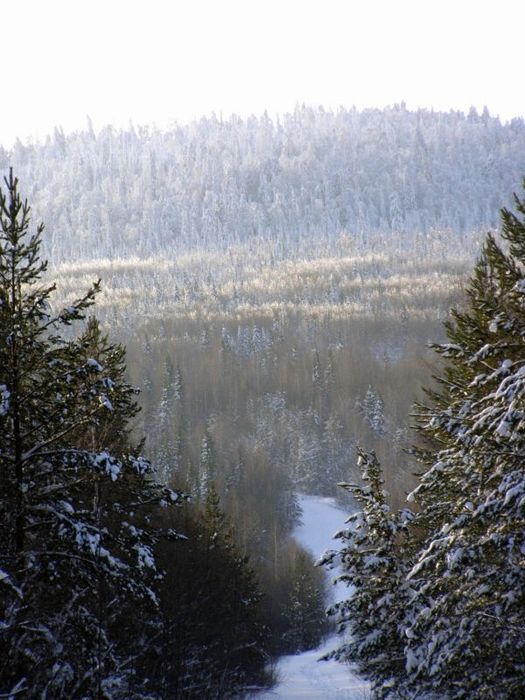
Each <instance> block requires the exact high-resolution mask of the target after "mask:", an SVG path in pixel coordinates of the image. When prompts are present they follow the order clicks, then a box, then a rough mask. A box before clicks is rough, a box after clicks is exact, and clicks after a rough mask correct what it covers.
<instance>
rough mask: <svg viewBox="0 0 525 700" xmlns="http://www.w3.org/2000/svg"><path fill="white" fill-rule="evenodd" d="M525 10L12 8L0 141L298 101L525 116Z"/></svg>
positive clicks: (2, 14)
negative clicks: (57, 129)
mask: <svg viewBox="0 0 525 700" xmlns="http://www.w3.org/2000/svg"><path fill="white" fill-rule="evenodd" d="M524 19H525V2H523V0H490V1H489V0H477V1H474V0H472V1H471V0H455V1H452V0H359V1H357V0H300V1H299V0H297V1H296V0H140V1H138V0H16V1H15V2H8V0H3V1H2V2H0V22H1V26H2V39H1V44H0V46H1V50H2V58H3V71H2V99H1V106H0V142H1V143H3V144H5V145H10V144H11V143H12V141H13V140H14V138H15V137H16V136H19V137H20V138H21V139H22V141H25V140H26V139H27V138H28V137H35V136H39V137H42V136H45V134H47V133H48V132H50V131H52V129H53V126H54V125H56V124H60V125H62V126H63V127H64V129H65V130H66V131H70V130H74V129H80V128H83V127H84V126H85V124H86V115H89V116H90V117H91V119H92V121H93V123H94V125H95V129H99V128H100V127H102V126H104V125H105V124H107V123H113V124H115V125H117V126H126V125H127V124H128V122H129V120H132V121H133V122H134V123H135V124H141V123H147V122H156V123H157V124H159V125H161V126H162V125H164V124H166V123H167V122H169V121H170V120H177V121H179V122H186V121H189V120H191V119H192V118H194V117H198V116H201V115H203V114H209V113H210V112H212V111H215V112H216V113H222V114H223V115H224V116H225V117H226V116H229V115H230V114H231V113H232V112H235V113H238V114H241V115H246V114H249V113H257V114H258V113H261V112H263V111H264V110H265V109H267V110H268V111H269V113H270V114H272V115H273V114H275V113H278V112H285V111H289V110H291V109H293V108H294V106H295V104H296V103H303V102H305V103H307V104H322V105H324V106H326V107H337V106H339V105H344V106H347V107H350V106H352V105H356V106H357V107H367V106H380V107H382V106H385V105H387V104H393V103H395V102H400V101H402V100H405V101H406V103H407V105H408V107H411V108H412V107H417V106H422V107H429V108H430V107H433V108H435V109H445V110H448V109H450V108H454V109H462V110H468V108H469V107H470V105H475V106H476V107H477V108H482V107H483V106H484V105H485V104H486V105H487V106H488V107H489V109H490V111H491V113H493V114H499V115H500V117H501V118H503V119H508V118H510V117H513V116H524V115H525V93H524V91H523V86H522V77H523V68H522V66H523V25H524V22H523V20H524Z"/></svg>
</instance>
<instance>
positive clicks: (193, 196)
mask: <svg viewBox="0 0 525 700" xmlns="http://www.w3.org/2000/svg"><path fill="white" fill-rule="evenodd" d="M9 164H11V165H13V166H14V167H15V168H16V170H17V172H18V173H19V175H20V177H21V178H22V180H23V182H24V183H26V187H27V188H28V190H27V191H28V196H29V197H30V199H31V200H32V202H33V206H34V209H35V211H37V212H38V213H39V216H41V217H42V218H43V219H44V220H45V221H46V223H47V225H48V227H49V232H48V234H47V240H46V242H45V247H46V254H47V255H48V256H49V257H50V259H51V261H52V262H53V263H60V262H62V261H64V260H76V259H78V258H79V257H81V258H94V257H101V256H109V257H115V256H122V255H133V254H137V255H140V256H144V255H150V254H156V253H159V252H162V254H166V253H167V252H175V253H180V252H181V251H182V250H188V249H191V248H193V247H194V246H195V245H199V246H202V245H207V246H212V247H217V246H219V247H225V246H230V245H232V244H233V243H239V242H245V241H246V240H247V239H251V238H253V237H255V238H256V237H260V236H262V237H265V238H271V239H275V240H276V241H278V242H279V247H280V249H281V251H286V250H289V249H293V248H294V246H295V245H296V242H297V240H298V239H301V238H302V237H304V236H307V237H308V238H309V239H310V240H312V239H313V238H316V237H319V236H326V235H328V236H331V235H333V234H334V233H337V234H339V233H341V232H347V233H348V234H349V235H350V236H352V237H353V238H354V239H355V240H356V241H357V242H358V243H360V244H365V245H366V243H367V242H368V240H369V237H370V235H371V234H373V233H378V232H381V233H383V234H388V235H389V236H391V237H398V236H401V237H403V236H404V235H406V234H413V233H416V232H418V233H423V234H426V233H428V232H430V231H432V230H435V229H441V230H448V231H454V232H455V233H456V234H464V233H467V232H470V231H472V230H478V229H488V228H493V227H495V226H496V225H497V221H498V211H499V207H500V206H501V205H502V204H505V203H509V193H512V192H513V191H514V190H515V189H516V187H517V185H518V183H519V182H520V178H521V175H522V173H523V172H524V171H525V123H524V121H523V119H513V120H512V121H511V122H509V123H505V124H502V123H501V122H500V121H499V119H498V118H494V117H491V116H490V115H489V113H488V111H487V110H485V111H484V112H483V113H482V114H478V113H477V112H476V111H475V110H474V109H473V110H471V112H470V113H469V114H468V115H465V114H463V113H461V112H448V113H443V112H432V111H427V110H418V111H408V110H407V109H406V108H405V107H404V105H398V106H395V107H391V108H387V109H384V110H377V109H370V110H364V111H358V110H356V109H350V110H346V109H340V110H339V111H337V112H332V111H325V110H324V109H322V108H318V109H314V108H305V107H303V108H298V109H296V111H295V112H293V113H292V114H287V115H284V116H282V117H280V118H279V119H278V120H276V121H273V120H272V119H270V118H269V117H268V116H267V115H264V116H262V117H259V118H257V117H250V118H248V119H241V118H238V117H231V118H230V119H228V120H222V119H218V118H215V117H212V118H206V119H201V120H200V121H197V122H194V123H192V124H189V125H185V126H179V125H174V126H173V127H172V128H170V129H168V130H165V131H160V130H157V129H155V128H144V127H137V128H135V127H133V126H130V127H129V128H128V129H127V130H123V131H117V130H115V129H113V128H111V127H106V128H104V129H102V130H101V131H100V132H99V133H98V134H97V133H95V132H94V130H93V129H92V128H91V126H90V125H89V124H88V127H87V129H86V130H85V131H83V132H80V133H74V134H70V135H66V134H64V132H63V131H62V130H61V129H60V128H57V129H56V130H55V133H54V135H53V136H51V137H49V138H48V139H47V140H46V141H45V142H44V143H37V144H22V143H21V142H17V143H16V144H15V146H14V147H13V149H12V151H11V152H8V151H6V150H5V149H2V148H0V171H1V170H5V169H6V168H7V166H8V165H9Z"/></svg>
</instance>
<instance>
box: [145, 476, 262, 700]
mask: <svg viewBox="0 0 525 700" xmlns="http://www.w3.org/2000/svg"><path fill="white" fill-rule="evenodd" d="M181 516H182V518H181ZM164 517H166V516H164ZM168 517H171V516H168ZM172 526H174V527H176V528H177V529H184V531H185V532H186V533H187V534H188V540H187V541H186V542H184V543H181V544H180V545H179V546H178V548H177V552H176V556H173V551H172V549H171V548H169V547H167V546H166V545H161V546H160V548H159V549H158V556H159V559H160V562H161V563H162V566H163V568H164V570H165V572H166V575H165V577H164V580H163V582H162V587H161V607H162V618H163V626H162V632H161V635H160V637H159V647H158V649H159V651H158V658H155V655H153V656H151V657H150V659H149V661H148V667H147V672H148V673H149V675H150V676H151V677H154V678H155V679H157V680H156V683H157V684H160V686H159V692H160V693H161V695H162V696H163V697H164V696H165V695H164V694H163V693H166V692H167V690H166V689H169V690H170V692H173V693H174V696H175V697H177V698H179V697H180V698H208V697H209V698H211V697H213V698H217V697H221V698H222V697H224V698H226V697H231V696H234V695H238V694H239V693H240V692H241V691H242V689H243V688H247V687H255V686H264V685H265V684H267V683H268V680H269V678H268V674H267V672H266V665H267V662H268V655H267V653H266V651H265V649H266V646H267V636H268V635H267V631H266V630H265V628H264V625H263V623H262V616H261V610H260V598H261V594H260V592H259V586H258V583H257V580H256V577H255V575H254V572H253V570H252V568H251V566H250V563H249V561H248V559H247V557H245V556H243V555H242V554H241V553H240V552H239V549H238V547H237V546H236V544H235V542H234V533H233V530H232V527H231V525H230V524H229V522H228V520H227V518H226V516H225V514H224V512H223V511H222V510H221V508H220V503H219V497H218V495H217V491H216V490H215V486H214V485H213V483H211V484H210V485H209V489H208V495H207V497H206V503H205V507H204V510H203V512H202V513H199V512H197V511H196V510H195V509H192V508H190V507H188V508H187V509H185V512H184V513H181V514H179V516H178V517H177V519H176V521H175V522H174V523H172Z"/></svg>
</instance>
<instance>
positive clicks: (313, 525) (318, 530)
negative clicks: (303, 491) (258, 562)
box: [257, 496, 369, 700]
mask: <svg viewBox="0 0 525 700" xmlns="http://www.w3.org/2000/svg"><path fill="white" fill-rule="evenodd" d="M300 504H301V508H302V510H303V515H302V524H301V525H299V526H298V527H297V528H296V529H295V531H294V537H295V539H296V540H297V541H298V542H299V543H300V544H301V545H302V546H303V547H305V549H308V550H309V551H310V552H311V553H312V554H313V556H314V557H315V559H318V558H319V557H320V556H321V555H322V554H323V552H325V551H326V550H327V549H333V548H336V547H337V541H335V542H334V540H333V536H334V534H335V533H336V532H337V531H338V530H342V529H343V528H344V522H345V519H346V515H347V514H346V513H345V512H344V511H343V510H341V509H340V508H339V507H338V506H337V504H336V502H335V500H334V499H333V498H323V497H322V496H300ZM332 577H333V574H332ZM329 592H330V598H331V600H332V601H335V600H341V599H342V598H345V597H347V596H348V588H347V587H346V586H344V585H341V584H338V585H337V586H334V587H331V588H330V589H329ZM340 641H341V640H340V639H339V638H337V637H336V635H331V636H330V637H329V638H328V639H327V640H326V641H325V642H324V644H323V645H322V646H320V647H319V648H318V649H314V650H312V651H306V652H303V653H301V654H293V655H289V656H282V657H281V658H280V659H279V661H278V663H277V667H276V674H277V678H278V684H277V685H276V686H275V688H272V689H271V690H269V691H266V692H265V693H262V694H260V695H258V696H257V698H260V699H262V698H267V699H268V700H270V699H271V698H275V699H276V700H277V698H279V699H281V700H287V699H288V698H289V699H290V700H293V699H296V700H299V698H300V699H301V700H321V699H322V700H365V699H366V698H369V692H368V684H367V683H365V682H364V681H362V680H361V679H359V678H357V676H355V675H353V674H352V672H351V671H350V669H349V668H348V666H346V665H344V664H341V663H338V662H337V661H320V660H319V659H320V658H321V656H323V654H326V653H327V652H328V651H330V649H333V648H334V647H335V646H337V645H338V644H339V643H340Z"/></svg>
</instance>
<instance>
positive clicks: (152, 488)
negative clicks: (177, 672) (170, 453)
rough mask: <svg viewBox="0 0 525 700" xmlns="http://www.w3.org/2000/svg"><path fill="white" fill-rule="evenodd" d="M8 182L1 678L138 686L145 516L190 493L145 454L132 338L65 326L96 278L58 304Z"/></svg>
mask: <svg viewBox="0 0 525 700" xmlns="http://www.w3.org/2000/svg"><path fill="white" fill-rule="evenodd" d="M6 186H7V193H6V194H4V193H0V212H1V231H0V391H1V396H2V403H1V409H0V486H1V491H0V526H1V539H0V571H1V575H0V583H1V585H2V589H3V590H5V592H6V596H2V603H1V604H0V614H1V621H2V623H1V626H0V688H1V689H2V691H3V692H6V693H8V694H9V693H11V692H15V690H16V693H17V697H18V696H20V697H37V696H38V697H42V698H58V697H68V698H69V697H70V698H81V697H82V698H84V697H97V698H103V697H104V698H105V697H111V698H119V697H123V698H124V697H126V698H127V697H130V696H134V697H140V696H141V694H142V692H146V693H147V683H145V682H143V680H142V679H140V678H138V677H137V675H136V673H135V665H136V660H137V659H138V658H140V656H141V655H142V654H144V652H145V650H146V649H147V647H148V644H149V642H148V639H149V638H150V637H151V635H153V634H154V633H155V630H156V627H157V626H158V600H157V595H156V593H155V585H156V580H157V579H158V577H159V575H160V574H159V572H158V570H157V568H156V564H155V560H154V555H153V550H154V547H155V545H156V543H157V542H158V540H159V537H161V536H162V535H163V534H164V533H162V532H160V531H159V530H158V529H155V528H152V527H149V525H148V521H149V519H150V513H151V510H152V508H154V507H157V508H158V507H160V506H161V505H167V504H168V503H176V502H178V501H179V499H180V496H179V494H177V493H175V492H173V491H171V490H170V489H167V488H163V487H158V486H156V485H155V484H154V483H153V482H151V481H150V478H149V476H148V474H149V471H150V466H149V463H148V462H147V461H146V460H145V459H144V458H142V457H140V456H139V454H138V452H137V450H136V449H135V448H133V447H132V446H131V444H130V441H129V435H128V421H129V419H130V418H132V417H133V416H134V415H135V414H136V412H137V407H136V405H135V402H134V398H133V397H134V394H135V392H134V390H133V389H131V387H129V386H128V385H127V384H126V382H125V381H124V378H123V374H124V351H123V349H122V348H121V347H120V346H115V345H110V344H108V342H107V339H106V338H105V337H104V336H103V335H102V334H101V333H100V331H99V329H98V326H97V324H96V322H95V321H90V323H89V324H88V326H87V328H86V330H85V332H84V334H83V335H81V336H80V337H79V338H77V339H69V338H68V337H66V335H65V333H64V326H69V325H71V324H72V323H73V321H77V320H80V319H82V318H83V317H84V313H85V311H86V310H87V309H88V308H89V307H90V306H91V305H92V303H93V301H94V297H95V294H96V292H97V291H98V284H97V285H94V286H93V287H92V288H91V289H90V290H89V291H88V293H87V294H86V295H85V296H83V297H81V298H80V299H78V300H77V301H75V302H74V303H73V304H71V305H70V306H68V307H67V308H65V309H62V310H60V311H58V312H56V313H54V312H53V311H52V310H51V308H50V297H51V293H52V292H53V289H54V287H53V286H46V285H44V284H43V283H42V276H43V274H44V272H45V270H46V265H45V263H42V262H40V260H39V257H38V256H39V247H40V235H41V233H42V230H43V226H40V227H38V229H37V231H36V233H35V234H33V235H31V234H30V233H29V225H30V219H29V213H30V211H29V207H28V205H27V203H24V202H22V200H21V199H20V196H19V194H18V183H17V181H16V179H14V178H13V176H12V174H10V176H9V178H8V179H6ZM166 534H167V533H166ZM171 534H172V535H175V533H171ZM132 613H133V614H132ZM138 613H139V614H140V617H141V618H142V619H140V624H139V617H138V616H137V614H138ZM130 639H133V645H131V644H130V641H129V640H130Z"/></svg>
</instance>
